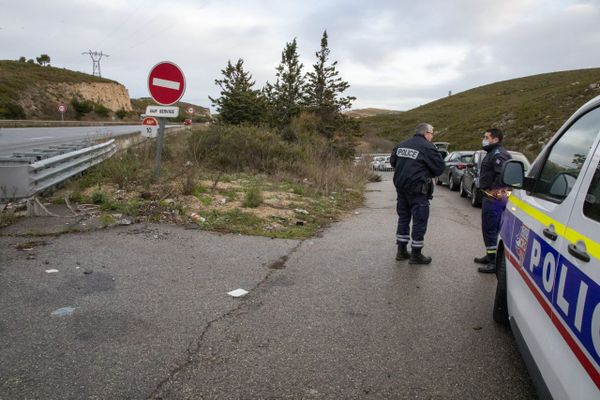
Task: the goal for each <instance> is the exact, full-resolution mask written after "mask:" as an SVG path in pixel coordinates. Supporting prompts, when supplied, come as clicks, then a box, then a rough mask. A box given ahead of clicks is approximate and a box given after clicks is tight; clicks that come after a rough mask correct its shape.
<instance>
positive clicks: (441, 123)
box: [361, 68, 600, 159]
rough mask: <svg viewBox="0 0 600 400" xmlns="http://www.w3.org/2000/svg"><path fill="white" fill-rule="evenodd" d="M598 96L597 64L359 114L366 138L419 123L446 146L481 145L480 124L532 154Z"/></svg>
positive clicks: (393, 135) (390, 136)
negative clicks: (404, 108) (502, 133)
mask: <svg viewBox="0 0 600 400" xmlns="http://www.w3.org/2000/svg"><path fill="white" fill-rule="evenodd" d="M598 95H600V68H594V69H582V70H575V71H563V72H553V73H548V74H541V75H534V76H529V77H524V78H519V79H513V80H508V81H503V82H498V83H493V84H490V85H485V86H481V87H478V88H475V89H471V90H467V91H465V92H462V93H459V94H455V95H453V96H450V97H445V98H443V99H440V100H436V101H434V102H431V103H428V104H425V105H423V106H421V107H417V108H414V109H412V110H409V111H406V112H403V113H396V114H389V115H377V116H373V117H368V118H361V125H362V130H363V136H364V138H365V141H366V142H369V141H371V142H374V143H378V142H379V143H381V142H382V139H383V142H384V143H387V145H388V147H389V149H386V150H391V146H392V145H393V144H394V143H397V142H398V141H400V140H402V139H404V138H406V137H408V136H410V135H412V134H413V132H414V128H415V126H416V125H417V124H418V123H419V122H429V123H431V124H432V125H433V126H434V127H435V128H436V130H437V132H438V134H437V137H436V138H435V140H439V141H447V142H450V143H451V146H450V150H462V149H465V150H466V149H477V148H479V147H481V137H482V135H483V131H484V129H486V128H488V127H498V128H501V129H503V130H504V131H505V133H506V145H507V147H508V148H509V149H514V150H518V151H522V152H524V153H525V154H527V156H528V157H530V158H531V159H533V158H534V157H535V156H536V155H537V154H538V152H539V151H540V149H541V148H542V147H543V145H544V143H545V142H546V141H547V140H548V139H549V138H550V137H551V136H552V135H553V134H554V133H555V132H556V131H557V130H558V129H559V128H560V126H561V125H562V124H563V123H564V121H565V120H566V119H567V118H568V117H569V116H570V115H571V114H572V113H573V112H574V111H575V110H577V109H578V108H579V107H580V106H582V105H583V104H584V103H585V102H587V101H588V100H590V99H592V98H593V97H595V96H598Z"/></svg>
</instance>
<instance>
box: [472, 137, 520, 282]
mask: <svg viewBox="0 0 600 400" xmlns="http://www.w3.org/2000/svg"><path fill="white" fill-rule="evenodd" d="M503 138H504V134H503V133H502V131H501V130H500V129H496V128H492V129H488V130H487V131H486V132H485V134H484V136H483V141H482V145H483V149H484V150H485V151H487V154H486V156H485V157H484V158H483V161H482V162H481V171H480V174H479V190H481V193H482V204H481V231H482V233H483V243H484V244H485V251H486V254H485V256H483V257H477V258H475V260H474V261H475V262H476V263H478V264H484V265H482V266H481V267H479V268H478V271H479V272H482V273H494V272H496V242H497V240H498V233H499V232H500V223H501V222H502V213H503V212H504V209H505V208H506V202H507V192H506V187H504V186H503V185H502V183H501V182H500V175H501V173H502V166H503V165H504V163H505V162H506V160H509V159H510V158H512V157H511V155H510V153H509V152H508V151H506V150H505V149H504V147H502V139H503ZM473 196H474V194H473Z"/></svg>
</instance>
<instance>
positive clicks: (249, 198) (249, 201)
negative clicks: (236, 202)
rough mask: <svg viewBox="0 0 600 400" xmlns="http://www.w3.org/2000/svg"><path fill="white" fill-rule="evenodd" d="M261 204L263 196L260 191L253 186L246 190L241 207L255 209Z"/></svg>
mask: <svg viewBox="0 0 600 400" xmlns="http://www.w3.org/2000/svg"><path fill="white" fill-rule="evenodd" d="M262 202H263V195H262V192H261V191H260V189H259V188H258V187H256V186H253V187H251V188H249V189H248V190H246V194H245V195H244V202H243V203H242V205H243V206H244V207H248V208H256V207H258V206H260V205H261V204H262Z"/></svg>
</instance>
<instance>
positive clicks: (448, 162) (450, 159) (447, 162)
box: [439, 153, 456, 184]
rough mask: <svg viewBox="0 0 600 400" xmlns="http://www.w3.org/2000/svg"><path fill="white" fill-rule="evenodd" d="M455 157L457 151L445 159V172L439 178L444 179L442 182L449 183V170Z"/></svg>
mask: <svg viewBox="0 0 600 400" xmlns="http://www.w3.org/2000/svg"><path fill="white" fill-rule="evenodd" d="M455 159H456V153H450V154H448V156H446V158H445V159H444V172H442V174H441V175H440V177H439V179H440V181H442V183H446V184H447V183H448V172H449V170H450V166H451V165H452V163H453V162H454V160H455Z"/></svg>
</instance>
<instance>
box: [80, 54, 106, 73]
mask: <svg viewBox="0 0 600 400" xmlns="http://www.w3.org/2000/svg"><path fill="white" fill-rule="evenodd" d="M81 54H88V55H89V56H90V57H91V58H92V63H93V72H92V75H94V76H96V72H98V77H99V78H102V73H101V72H100V60H101V59H102V57H110V56H109V55H108V54H104V53H102V51H100V52H99V53H98V52H97V51H91V50H88V51H84V52H83V53H81Z"/></svg>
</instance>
